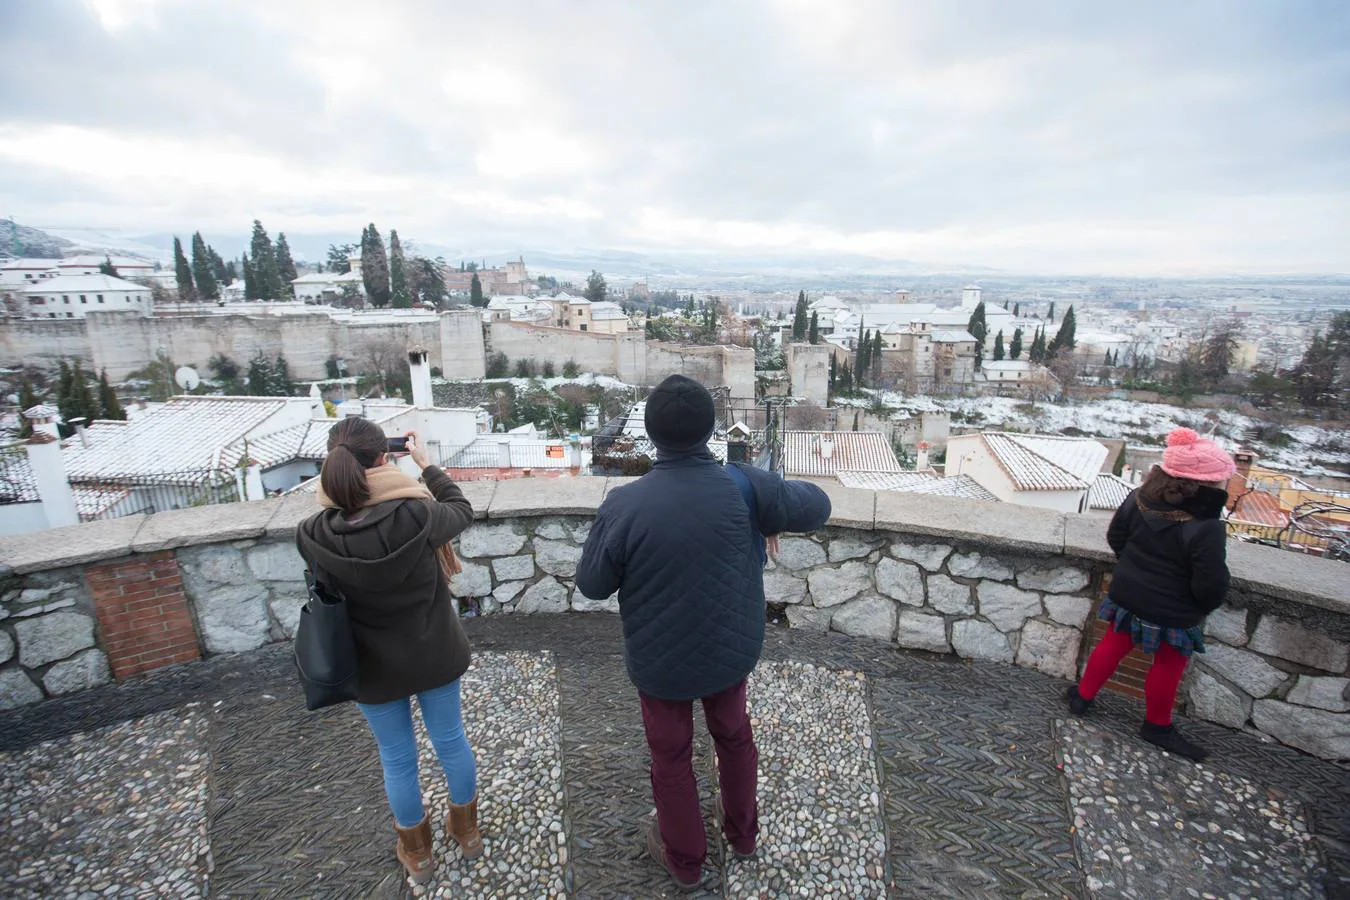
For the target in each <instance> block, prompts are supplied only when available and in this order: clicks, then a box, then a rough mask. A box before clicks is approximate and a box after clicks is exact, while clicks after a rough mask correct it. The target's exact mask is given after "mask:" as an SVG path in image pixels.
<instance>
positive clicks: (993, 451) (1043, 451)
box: [945, 431, 1109, 513]
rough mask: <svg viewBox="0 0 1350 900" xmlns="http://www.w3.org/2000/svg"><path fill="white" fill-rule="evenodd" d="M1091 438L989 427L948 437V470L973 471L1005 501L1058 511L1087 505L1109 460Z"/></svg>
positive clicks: (952, 472) (1078, 510)
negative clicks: (991, 429)
mask: <svg viewBox="0 0 1350 900" xmlns="http://www.w3.org/2000/svg"><path fill="white" fill-rule="evenodd" d="M1108 453H1109V451H1108V450H1107V448H1106V445H1104V444H1101V443H1099V442H1097V441H1094V440H1092V439H1091V438H1075V437H1062V436H1060V435H1049V434H1045V435H1042V434H1010V433H1004V432H1000V431H986V432H983V433H979V434H962V435H953V436H952V437H951V438H949V439H948V440H947V462H946V470H945V474H946V475H948V476H952V475H969V476H970V477H971V478H972V479H974V480H975V481H976V482H978V483H979V484H980V485H981V486H982V487H984V488H985V489H986V490H988V491H989V492H990V493H991V494H993V495H994V496H996V497H998V499H1000V500H1002V501H1003V502H1005V503H1019V504H1021V505H1023V506H1038V507H1041V508H1043V509H1053V510H1057V511H1059V512H1071V513H1081V512H1087V511H1088V509H1089V493H1090V492H1091V491H1092V489H1093V488H1094V486H1095V485H1096V481H1097V475H1098V474H1099V473H1100V472H1101V470H1102V464H1103V463H1105V462H1106V458H1107V455H1108Z"/></svg>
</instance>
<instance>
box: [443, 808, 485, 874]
mask: <svg viewBox="0 0 1350 900" xmlns="http://www.w3.org/2000/svg"><path fill="white" fill-rule="evenodd" d="M445 833H446V834H448V835H450V837H452V838H454V839H455V842H456V843H458V844H459V849H460V850H461V851H462V852H463V853H464V858H465V859H477V858H478V857H479V856H482V855H483V835H482V833H481V832H480V831H479V830H478V797H477V796H475V797H474V798H473V799H472V800H470V801H469V802H468V803H460V804H457V803H451V804H450V813H449V815H447V816H446V817H445Z"/></svg>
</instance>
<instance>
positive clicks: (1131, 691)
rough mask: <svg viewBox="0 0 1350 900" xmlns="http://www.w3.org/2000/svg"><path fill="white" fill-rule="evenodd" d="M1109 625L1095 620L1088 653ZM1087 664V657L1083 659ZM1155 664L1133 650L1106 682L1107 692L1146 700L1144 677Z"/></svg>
mask: <svg viewBox="0 0 1350 900" xmlns="http://www.w3.org/2000/svg"><path fill="white" fill-rule="evenodd" d="M1107 627H1108V626H1107V624H1106V623H1105V622H1103V621H1102V620H1101V619H1093V620H1092V622H1091V624H1090V627H1089V630H1088V634H1089V636H1090V637H1089V640H1090V643H1089V644H1088V652H1089V653H1091V652H1092V648H1094V647H1096V646H1097V642H1098V641H1100V640H1101V639H1102V635H1104V634H1106V629H1107ZM1083 662H1084V663H1085V664H1086V662H1087V657H1086V656H1084V657H1083ZM1152 664H1153V657H1151V656H1145V655H1144V654H1143V653H1140V652H1139V651H1138V650H1131V651H1130V652H1129V653H1128V654H1127V655H1126V657H1125V658H1124V659H1122V660H1121V661H1120V667H1119V668H1117V669H1116V674H1114V675H1112V676H1111V680H1110V681H1108V682H1106V690H1108V691H1111V692H1113V693H1116V694H1123V695H1124V696H1126V697H1134V698H1135V699H1136V700H1142V699H1144V677H1145V676H1146V675H1148V667H1149V666H1150V665H1152Z"/></svg>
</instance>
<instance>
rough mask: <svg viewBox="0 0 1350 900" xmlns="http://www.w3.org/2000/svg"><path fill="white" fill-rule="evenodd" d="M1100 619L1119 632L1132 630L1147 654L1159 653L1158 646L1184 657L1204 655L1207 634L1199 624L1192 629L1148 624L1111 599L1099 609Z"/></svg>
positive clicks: (1134, 637)
mask: <svg viewBox="0 0 1350 900" xmlns="http://www.w3.org/2000/svg"><path fill="white" fill-rule="evenodd" d="M1097 618H1099V619H1102V620H1103V621H1106V622H1110V623H1111V625H1112V627H1113V628H1114V629H1115V630H1116V631H1125V630H1127V629H1128V630H1129V634H1130V640H1132V641H1134V644H1135V646H1136V647H1138V648H1139V649H1140V650H1143V651H1144V652H1145V653H1157V652H1158V645H1159V644H1164V643H1165V644H1168V645H1169V646H1171V647H1172V648H1173V649H1175V650H1176V651H1177V652H1178V653H1180V654H1181V655H1182V656H1190V655H1191V654H1192V653H1204V652H1205V632H1204V629H1203V628H1202V627H1201V626H1199V625H1192V626H1191V627H1190V628H1168V627H1166V626H1164V625H1154V624H1153V623H1152V622H1146V621H1145V620H1143V619H1141V618H1139V617H1138V616H1136V615H1135V614H1134V613H1132V612H1130V611H1129V610H1128V609H1125V608H1124V607H1123V606H1117V605H1116V603H1115V602H1114V601H1113V600H1112V599H1111V598H1110V597H1109V596H1108V597H1107V598H1106V599H1105V600H1103V601H1102V605H1101V608H1100V609H1098V610H1097Z"/></svg>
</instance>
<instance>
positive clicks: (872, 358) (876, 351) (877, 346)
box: [867, 328, 884, 376]
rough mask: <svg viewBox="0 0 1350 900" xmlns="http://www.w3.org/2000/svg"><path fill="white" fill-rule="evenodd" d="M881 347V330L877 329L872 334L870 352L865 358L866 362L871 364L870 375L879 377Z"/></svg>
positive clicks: (882, 345)
mask: <svg viewBox="0 0 1350 900" xmlns="http://www.w3.org/2000/svg"><path fill="white" fill-rule="evenodd" d="M883 347H884V344H883V342H882V340H881V329H880V328H878V329H877V330H876V331H874V332H873V333H872V352H871V353H869V354H868V357H867V361H868V362H869V363H871V364H872V374H873V375H876V376H880V375H881V351H882V349H883Z"/></svg>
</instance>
